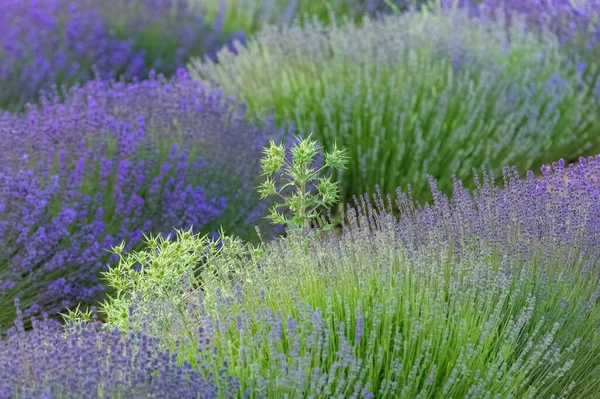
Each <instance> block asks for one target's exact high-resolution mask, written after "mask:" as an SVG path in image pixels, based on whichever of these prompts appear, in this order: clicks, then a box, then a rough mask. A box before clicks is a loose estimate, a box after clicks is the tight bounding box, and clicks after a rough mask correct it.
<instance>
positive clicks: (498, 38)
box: [190, 10, 600, 202]
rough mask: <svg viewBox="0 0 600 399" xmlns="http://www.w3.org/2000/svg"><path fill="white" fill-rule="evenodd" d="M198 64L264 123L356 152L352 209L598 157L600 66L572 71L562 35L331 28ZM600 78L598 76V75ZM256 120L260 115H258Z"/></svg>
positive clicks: (449, 25) (457, 15) (484, 28)
mask: <svg viewBox="0 0 600 399" xmlns="http://www.w3.org/2000/svg"><path fill="white" fill-rule="evenodd" d="M217 58H218V63H206V62H204V63H202V62H193V63H192V65H191V66H190V67H191V70H192V73H193V74H194V76H197V77H198V78H199V79H204V80H205V81H211V82H215V83H216V84H218V85H219V87H221V88H222V89H223V90H224V91H225V92H226V93H237V94H239V95H240V99H243V100H244V101H247V102H248V104H249V109H250V111H252V113H254V112H256V113H258V115H259V116H266V115H270V114H267V112H270V111H271V110H274V112H275V119H276V121H277V122H284V121H291V122H292V123H293V124H294V126H295V127H296V128H297V129H298V131H299V133H300V134H306V133H308V132H310V131H315V138H316V139H317V140H318V141H319V142H321V143H322V144H323V146H324V148H325V150H326V151H328V150H331V146H332V143H333V142H337V143H338V145H340V146H341V147H344V148H347V149H348V153H349V155H350V158H351V161H350V163H349V165H348V169H347V170H344V171H343V172H341V173H339V174H337V177H338V178H340V182H341V187H340V188H341V198H342V200H343V201H346V202H348V201H351V199H352V195H353V193H356V192H366V191H370V190H373V187H375V185H376V184H379V185H380V187H381V189H382V191H383V192H384V193H386V194H388V193H389V194H393V193H394V191H395V189H396V187H398V186H403V187H406V185H407V184H409V183H411V184H412V193H413V195H414V196H415V198H416V199H418V200H427V199H430V198H431V197H430V196H429V190H428V188H427V184H426V178H425V176H426V175H427V174H430V175H433V176H434V177H436V179H438V182H439V184H440V187H441V188H442V189H449V188H450V187H451V186H452V179H451V178H450V176H451V175H452V174H456V175H457V176H458V177H459V178H461V179H464V180H465V184H468V185H471V186H472V183H473V182H472V179H471V174H470V169H471V167H472V165H510V164H517V165H518V166H519V167H521V168H537V167H539V166H540V165H541V164H543V163H546V162H550V161H551V160H553V159H557V158H559V157H561V156H563V157H566V158H571V157H576V156H579V155H580V154H587V153H590V152H591V151H596V150H597V149H598V145H599V144H600V143H599V142H598V137H599V136H598V134H597V133H598V131H600V118H598V115H599V114H598V112H597V111H598V99H599V97H598V95H600V92H599V91H598V90H597V87H599V86H598V82H597V78H596V77H595V76H596V74H595V73H594V71H596V70H597V66H595V65H593V64H592V63H590V64H589V65H587V66H586V65H585V64H579V63H576V62H572V61H571V60H570V59H569V57H568V56H566V55H565V54H564V53H563V52H562V49H561V45H560V43H559V41H558V39H557V38H556V36H555V35H553V34H550V33H548V32H546V34H543V35H538V34H534V33H532V32H527V31H526V30H524V29H522V27H521V26H520V25H513V26H511V27H509V29H508V30H507V29H505V27H504V26H503V25H500V24H498V23H495V22H493V21H487V22H486V21H482V20H480V19H473V18H469V17H468V16H467V15H466V13H465V12H464V11H463V10H456V11H454V12H449V13H441V12H434V11H432V12H428V13H414V12H409V13H405V14H402V15H399V16H394V17H388V18H385V19H383V20H366V21H365V22H364V23H363V24H362V25H360V26H357V25H354V24H352V23H347V24H342V25H340V26H332V27H326V26H324V25H322V24H320V23H317V22H314V23H311V24H308V25H307V26H305V27H302V26H300V25H298V24H296V25H293V26H290V27H287V28H284V29H283V30H282V31H281V32H280V31H278V30H276V29H274V28H272V29H271V28H267V29H265V30H264V31H263V32H262V33H260V34H259V35H258V36H257V37H256V38H255V39H254V40H251V41H250V42H249V43H248V46H247V48H243V49H242V48H240V49H239V54H238V55H237V56H235V57H233V56H231V55H229V54H228V53H226V52H222V53H219V55H218V57H217ZM586 68H587V70H586ZM252 113H250V115H252Z"/></svg>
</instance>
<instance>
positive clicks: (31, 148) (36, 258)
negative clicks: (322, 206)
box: [0, 71, 282, 326]
mask: <svg viewBox="0 0 600 399" xmlns="http://www.w3.org/2000/svg"><path fill="white" fill-rule="evenodd" d="M42 102H43V106H40V107H36V108H31V109H30V110H29V111H28V112H27V114H26V115H24V116H23V117H15V116H12V115H8V114H7V115H5V116H4V117H2V118H1V119H0V153H2V154H3V156H2V157H1V159H0V242H1V243H2V245H1V246H0V298H1V300H0V301H1V303H2V306H1V307H0V308H1V312H0V324H2V325H4V326H6V325H7V323H10V322H11V321H12V317H13V315H14V314H13V312H12V311H11V306H6V305H5V304H6V303H7V302H8V301H12V298H13V297H14V296H20V297H21V301H22V304H23V307H24V311H25V314H26V315H27V316H29V315H30V314H36V313H38V312H39V311H40V310H44V311H46V312H48V313H49V314H51V315H53V314H56V312H58V311H60V310H62V309H64V308H65V307H67V306H71V305H72V304H74V303H75V301H86V300H91V299H98V298H99V297H101V294H102V292H103V290H104V287H103V285H102V283H101V281H98V277H99V272H100V271H101V270H102V269H103V268H104V267H105V266H106V262H108V261H111V259H114V257H113V258H109V255H110V254H109V253H108V252H107V250H109V249H111V248H112V247H113V246H115V245H118V244H119V243H120V242H121V241H122V240H126V241H127V246H126V248H125V250H126V251H128V250H130V249H132V248H134V247H135V246H136V245H137V244H138V243H139V242H140V240H141V239H142V234H143V233H144V232H145V233H155V234H156V233H168V232H170V231H171V230H172V229H173V228H185V229H188V228H190V227H193V230H194V232H200V231H202V232H216V231H217V230H218V228H219V226H223V227H224V228H225V229H227V231H228V232H231V233H234V234H239V235H241V236H242V237H245V238H248V231H249V230H252V228H253V227H254V225H256V224H259V225H260V224H261V223H260V221H261V219H260V218H261V217H262V216H263V215H264V214H265V212H266V209H267V205H268V203H267V202H265V201H260V200H259V196H258V195H256V193H255V187H256V186H257V185H258V182H259V180H258V179H259V177H258V176H257V175H258V171H259V165H258V159H259V157H260V154H261V149H262V146H263V145H264V144H265V143H266V142H268V140H269V139H271V138H277V137H282V132H281V131H280V129H278V128H275V127H274V126H273V125H272V124H271V123H267V124H266V125H264V126H263V127H255V126H253V125H250V124H248V123H247V122H245V120H244V119H245V118H244V109H243V108H242V107H239V106H238V105H235V104H234V103H233V99H230V98H227V97H225V96H223V95H222V94H221V93H220V92H211V91H208V90H206V89H205V88H204V87H203V86H201V85H199V84H198V83H197V82H196V81H194V80H192V79H191V78H190V76H189V75H188V74H187V73H185V72H184V71H180V72H179V73H178V75H177V76H176V77H175V78H173V79H171V80H167V79H165V78H164V77H162V76H159V77H154V76H153V75H152V76H151V79H150V80H148V81H144V82H141V83H131V84H123V83H105V82H100V81H92V82H89V83H88V84H86V85H85V86H84V87H82V88H73V89H72V90H70V91H69V92H68V93H67V94H66V100H65V101H64V102H63V103H59V102H56V101H55V100H53V99H51V98H46V99H43V101H42ZM262 225H263V226H264V224H262ZM267 232H268V230H267ZM252 235H253V236H254V237H255V235H254V234H252Z"/></svg>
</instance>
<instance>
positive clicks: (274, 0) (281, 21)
mask: <svg viewBox="0 0 600 399" xmlns="http://www.w3.org/2000/svg"><path fill="white" fill-rule="evenodd" d="M430 1H431V0H328V1H311V0H226V1H223V0H189V2H190V3H191V4H192V6H196V7H198V8H199V9H205V10H206V16H207V18H208V19H211V18H214V17H215V16H216V15H217V14H218V12H219V10H224V11H222V12H223V13H224V26H223V30H224V32H225V33H230V32H231V33H233V32H235V31H237V30H242V31H244V32H246V33H248V34H254V33H256V32H259V31H260V30H261V29H262V28H263V27H264V26H265V25H268V24H273V23H276V24H278V25H285V24H288V23H290V22H291V21H292V20H293V19H294V18H299V19H304V18H306V19H308V20H311V19H314V18H317V19H318V20H320V21H321V22H324V23H329V22H331V20H340V19H343V18H350V19H353V20H356V21H360V20H361V19H362V18H364V16H365V15H371V16H375V15H379V14H390V13H393V12H400V11H405V10H406V9H408V7H410V6H420V5H422V4H425V3H428V2H430Z"/></svg>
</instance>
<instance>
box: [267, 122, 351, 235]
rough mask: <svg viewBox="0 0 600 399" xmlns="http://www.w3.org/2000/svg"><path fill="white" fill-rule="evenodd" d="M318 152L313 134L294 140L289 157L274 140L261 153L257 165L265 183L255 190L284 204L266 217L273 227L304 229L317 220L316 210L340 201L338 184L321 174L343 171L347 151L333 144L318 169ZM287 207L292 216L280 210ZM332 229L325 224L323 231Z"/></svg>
mask: <svg viewBox="0 0 600 399" xmlns="http://www.w3.org/2000/svg"><path fill="white" fill-rule="evenodd" d="M321 150H322V147H320V146H319V145H318V144H317V142H316V140H313V139H312V133H311V134H310V135H308V137H306V138H297V142H296V143H295V144H294V145H293V146H292V148H291V150H290V151H289V153H290V154H291V157H286V148H285V147H284V145H283V144H279V145H277V144H275V142H274V141H273V140H271V144H270V146H269V147H267V148H265V149H264V150H263V153H264V156H263V158H262V159H261V160H260V165H261V168H262V171H263V173H262V175H263V176H267V180H265V181H264V182H263V183H262V184H261V185H260V186H259V187H258V192H259V193H260V195H261V199H264V198H267V197H269V196H272V195H275V196H278V197H279V198H281V199H282V200H283V203H279V204H275V205H273V206H272V208H271V210H270V214H269V215H268V216H266V218H268V219H270V220H271V221H272V222H273V223H274V224H283V225H286V226H287V227H288V228H290V229H305V228H306V227H308V226H309V225H310V222H311V220H314V219H316V218H318V217H319V212H318V209H319V208H321V207H326V206H331V205H333V204H335V203H336V202H337V201H338V200H339V188H338V183H337V182H335V181H333V180H332V178H331V175H328V176H325V177H321V175H322V173H323V172H324V171H325V170H326V169H329V168H334V169H337V170H342V169H345V168H346V164H347V163H348V157H347V156H346V151H345V150H340V149H338V148H337V146H336V145H335V144H333V147H332V150H331V151H330V152H325V153H324V162H323V164H322V165H321V166H320V167H319V165H318V164H317V162H316V161H317V156H318V155H319V154H320V152H321ZM286 207H287V208H288V210H289V212H290V213H291V217H288V216H286V215H284V214H283V213H281V212H280V211H279V209H280V208H286ZM331 227H332V225H331V224H326V225H325V226H322V229H323V230H329V229H331Z"/></svg>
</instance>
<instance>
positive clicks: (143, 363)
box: [0, 303, 236, 399]
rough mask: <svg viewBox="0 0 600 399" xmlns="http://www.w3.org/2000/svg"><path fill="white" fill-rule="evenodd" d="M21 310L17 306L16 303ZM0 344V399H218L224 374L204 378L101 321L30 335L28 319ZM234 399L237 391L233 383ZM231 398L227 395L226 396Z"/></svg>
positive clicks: (38, 324)
mask: <svg viewBox="0 0 600 399" xmlns="http://www.w3.org/2000/svg"><path fill="white" fill-rule="evenodd" d="M17 305H18V303H17ZM17 314H18V319H17V321H16V323H15V326H14V327H12V328H11V330H10V331H9V334H8V336H9V337H8V340H6V341H0V398H2V399H29V398H65V399H67V398H77V399H81V398H90V399H91V398H124V397H127V398H142V397H146V398H216V397H232V396H223V395H221V396H218V395H219V394H222V392H219V389H218V387H217V384H216V382H217V381H219V380H221V379H223V380H225V384H224V385H226V386H227V382H228V381H227V376H226V375H224V374H223V373H221V374H219V373H217V374H214V375H211V376H209V377H205V376H204V375H202V374H201V371H199V370H197V369H196V370H195V369H192V367H191V365H190V364H189V362H184V363H183V364H182V362H178V360H177V357H178V356H177V354H176V353H171V352H168V351H162V350H160V349H159V348H158V347H157V343H156V340H154V339H152V338H150V337H148V336H147V335H146V334H143V333H140V332H138V333H132V332H130V333H129V334H128V335H127V337H125V338H124V337H123V336H122V335H121V332H119V331H118V330H112V331H108V330H105V331H102V329H101V327H100V323H99V322H98V321H94V322H91V323H89V324H78V325H73V324H70V325H68V326H67V328H66V329H65V328H63V326H61V325H60V324H59V323H58V322H56V321H54V320H51V319H47V318H45V319H44V320H42V321H39V320H38V321H36V320H35V319H34V321H33V326H34V328H33V330H32V331H31V332H29V333H26V332H25V330H24V324H23V315H22V313H21V312H20V310H18V311H17ZM227 389H228V390H229V391H230V395H233V394H234V393H235V391H236V389H235V381H234V380H233V379H230V380H229V384H228V386H227ZM226 392H227V391H226Z"/></svg>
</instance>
